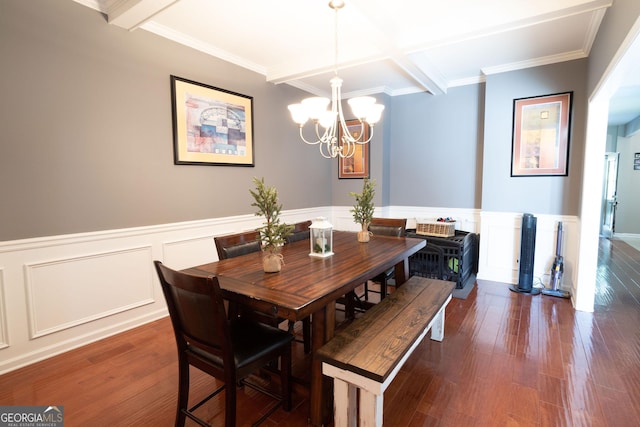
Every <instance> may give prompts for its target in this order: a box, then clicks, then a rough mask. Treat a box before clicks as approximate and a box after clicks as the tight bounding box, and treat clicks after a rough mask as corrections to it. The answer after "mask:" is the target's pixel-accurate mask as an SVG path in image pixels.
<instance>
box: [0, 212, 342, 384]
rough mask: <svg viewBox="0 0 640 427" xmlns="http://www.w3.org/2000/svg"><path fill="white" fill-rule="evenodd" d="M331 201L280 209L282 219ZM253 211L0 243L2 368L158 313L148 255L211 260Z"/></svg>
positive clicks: (180, 261) (181, 262) (162, 308)
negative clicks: (218, 241)
mask: <svg viewBox="0 0 640 427" xmlns="http://www.w3.org/2000/svg"><path fill="white" fill-rule="evenodd" d="M318 216H325V217H329V218H331V208H330V207H328V208H327V207H325V208H322V207H321V208H314V209H299V210H291V211H287V212H283V213H282V219H283V220H284V221H285V222H287V223H294V222H298V221H305V220H307V219H311V218H315V217H318ZM261 222H262V220H261V218H259V217H257V216H255V215H241V216H235V217H226V218H214V219H210V220H203V221H189V222H184V223H176V224H164V225H158V226H150V227H137V228H131V229H123V230H108V231H100V232H94V233H82V234H74V235H65V236H52V237H42V238H36V239H25V240H19V241H10V242H0V374H2V373H4V372H8V371H11V370H15V369H17V368H19V367H21V366H25V365H28V364H31V363H34V362H37V361H39V360H42V359H46V358H48V357H51V356H54V355H56V354H60V353H63V352H65V351H68V350H71V349H73V348H76V347H80V346H82V345H86V344H89V343H91V342H94V341H97V340H99V339H102V338H106V337H108V336H110V335H114V334H117V333H120V332H123V331H125V330H127V329H131V328H134V327H136V326H140V325H142V324H144V323H148V322H150V321H153V320H156V319H159V318H162V317H164V316H166V315H167V309H166V305H165V302H164V297H163V296H162V290H161V289H160V284H159V283H158V280H157V277H156V272H155V270H154V268H153V260H156V259H157V260H161V261H162V262H163V263H165V264H167V265H168V266H170V267H172V268H176V269H181V268H186V267H190V266H193V265H198V264H204V263H207V262H211V261H215V260H217V253H216V248H215V243H214V241H213V237H214V236H217V235H222V234H229V233H236V232H241V231H246V230H250V229H255V228H256V227H258V226H260V225H261Z"/></svg>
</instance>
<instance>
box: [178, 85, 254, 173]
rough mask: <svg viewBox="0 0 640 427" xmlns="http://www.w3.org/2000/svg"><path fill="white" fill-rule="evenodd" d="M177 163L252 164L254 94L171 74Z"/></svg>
mask: <svg viewBox="0 0 640 427" xmlns="http://www.w3.org/2000/svg"><path fill="white" fill-rule="evenodd" d="M171 107H172V116H173V149H174V163H175V164H176V165H226V166H228V165H231V166H254V147H253V98H252V97H250V96H247V95H241V94H239V93H235V92H231V91H229V90H225V89H220V88H217V87H213V86H209V85H206V84H203V83H197V82H194V81H191V80H187V79H183V78H180V77H176V76H171Z"/></svg>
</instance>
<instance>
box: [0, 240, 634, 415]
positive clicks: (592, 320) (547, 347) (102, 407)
mask: <svg viewBox="0 0 640 427" xmlns="http://www.w3.org/2000/svg"><path fill="white" fill-rule="evenodd" d="M446 316H447V317H446V326H445V339H444V341H443V342H442V343H437V342H432V341H430V340H426V341H424V342H423V343H422V344H421V345H420V346H419V347H418V349H417V350H416V352H415V353H414V354H413V355H412V356H411V358H410V359H409V360H408V362H407V364H406V365H405V367H404V368H403V369H402V370H401V372H400V373H399V374H398V376H397V377H396V379H395V380H394V382H393V383H392V384H391V386H390V387H389V389H388V390H387V392H386V393H385V396H384V397H385V401H384V419H385V426H456V427H458V426H554V427H556V426H609V427H620V426H638V425H640V252H638V251H637V250H635V249H633V248H632V247H631V246H629V245H627V244H626V243H624V242H622V241H617V240H613V241H609V240H604V239H603V240H602V241H601V244H600V257H599V265H598V283H597V295H596V305H595V311H594V313H585V312H576V311H574V310H573V308H572V307H571V304H570V302H569V300H566V299H560V298H554V297H549V296H542V295H539V296H533V297H532V296H528V295H522V294H517V293H514V292H510V291H509V289H508V286H507V285H505V284H501V283H494V282H486V281H480V282H479V283H478V284H477V286H476V288H475V289H474V290H473V291H472V292H471V294H470V296H469V298H468V299H466V300H459V299H453V300H452V301H451V303H450V304H449V306H448V307H447V311H446ZM301 346H302V345H301V344H297V343H296V344H295V350H294V351H295V355H294V358H295V364H296V365H295V367H294V371H295V372H296V373H297V374H298V375H302V374H304V372H306V371H307V369H306V366H307V365H308V357H304V355H303V354H302V349H301ZM194 373H195V380H194V381H193V390H194V391H193V394H194V395H195V396H193V397H194V399H195V397H200V396H203V395H205V393H206V392H207V391H208V390H211V389H212V388H213V387H214V384H213V381H212V380H210V379H209V378H208V377H206V376H205V375H202V374H198V373H197V372H194ZM176 389H177V365H176V350H175V343H174V339H173V336H172V331H171V326H170V323H169V321H168V319H163V320H159V321H156V322H153V323H151V324H148V325H145V326H142V327H139V328H136V329H134V330H131V331H128V332H125V333H122V334H119V335H117V336H115V337H112V338H108V339H105V340H103V341H100V342H98V343H95V344H92V345H88V346H85V347H83V348H80V349H78V350H74V351H71V352H68V353H66V354H63V355H61V356H57V357H54V358H51V359H49V360H46V361H43V362H40V363H37V364H34V365H31V366H29V367H26V368H23V369H20V370H16V371H14V372H10V373H8V374H5V375H3V376H0V405H60V406H64V411H65V421H66V423H65V425H66V426H67V427H75V426H170V425H173V422H174V415H175V399H176ZM269 403H270V402H269V400H268V398H263V397H262V396H260V395H257V394H256V393H255V392H253V391H251V390H246V391H241V392H240V393H239V402H238V408H239V409H238V415H239V421H240V422H239V425H248V423H250V422H251V421H252V420H255V419H256V418H258V414H259V412H260V411H262V410H263V409H264V408H265V407H266V406H268V404H269ZM294 406H295V407H294V410H293V411H292V412H291V413H285V412H283V411H282V410H278V411H276V412H275V413H274V414H273V415H271V416H270V417H269V418H268V420H267V421H266V422H265V423H264V424H263V425H265V426H303V425H306V421H307V413H308V408H309V405H308V399H307V394H306V392H305V391H304V387H303V386H301V385H298V386H297V387H296V390H295V396H294ZM201 411H203V412H204V413H205V414H207V415H206V416H208V417H209V418H210V419H211V420H212V421H213V423H214V424H215V425H222V419H223V415H224V407H223V404H222V399H218V398H216V399H214V400H213V401H211V402H210V403H209V404H207V405H205V407H203V408H201ZM187 425H192V424H189V421H187Z"/></svg>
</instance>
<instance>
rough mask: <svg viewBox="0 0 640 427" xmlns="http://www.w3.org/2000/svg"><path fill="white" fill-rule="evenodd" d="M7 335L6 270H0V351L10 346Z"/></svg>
mask: <svg viewBox="0 0 640 427" xmlns="http://www.w3.org/2000/svg"><path fill="white" fill-rule="evenodd" d="M8 340H9V338H8V334H7V298H6V297H5V292H4V269H3V268H0V349H3V348H5V347H8V346H9V343H8Z"/></svg>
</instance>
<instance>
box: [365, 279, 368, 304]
mask: <svg viewBox="0 0 640 427" xmlns="http://www.w3.org/2000/svg"><path fill="white" fill-rule="evenodd" d="M364 300H365V301H369V281H368V280H367V281H366V282H364Z"/></svg>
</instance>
